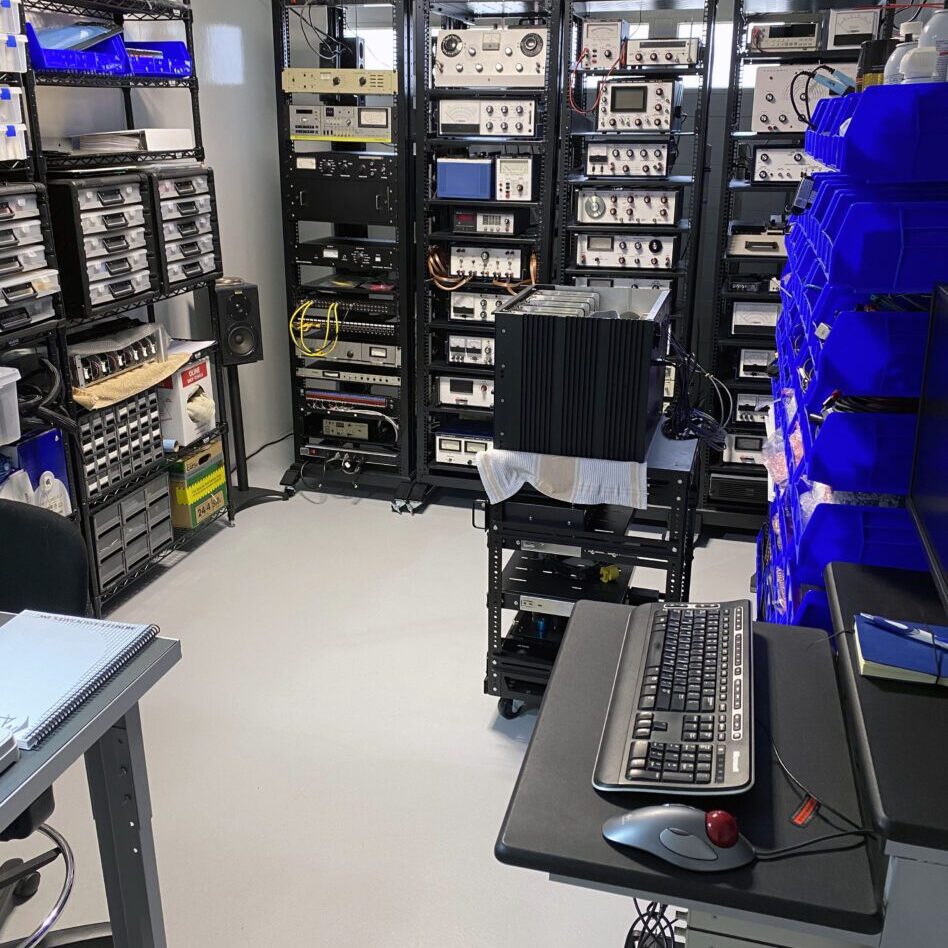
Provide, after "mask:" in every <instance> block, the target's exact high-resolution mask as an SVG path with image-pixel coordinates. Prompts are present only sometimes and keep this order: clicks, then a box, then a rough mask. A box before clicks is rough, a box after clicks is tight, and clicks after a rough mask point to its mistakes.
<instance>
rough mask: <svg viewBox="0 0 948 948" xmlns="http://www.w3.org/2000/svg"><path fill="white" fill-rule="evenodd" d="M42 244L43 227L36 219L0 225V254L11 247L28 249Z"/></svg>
mask: <svg viewBox="0 0 948 948" xmlns="http://www.w3.org/2000/svg"><path fill="white" fill-rule="evenodd" d="M43 242H44V240H43V225H42V224H41V223H40V220H39V218H38V217H37V218H35V219H33V220H29V219H28V220H24V221H17V222H16V223H12V224H0V252H2V251H4V250H9V249H11V248H12V247H28V246H30V245H32V244H41V243H43Z"/></svg>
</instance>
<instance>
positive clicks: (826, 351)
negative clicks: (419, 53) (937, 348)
mask: <svg viewBox="0 0 948 948" xmlns="http://www.w3.org/2000/svg"><path fill="white" fill-rule="evenodd" d="M928 321H929V317H928V313H920V312H890V311H880V310H875V311H861V312H852V311H849V312H841V313H838V314H837V315H835V316H829V315H827V317H826V319H825V320H824V321H823V322H822V323H821V324H818V325H815V326H814V325H810V326H808V327H807V334H808V343H809V350H810V355H811V358H812V359H813V368H814V375H813V378H812V380H811V382H810V385H809V386H808V388H807V392H806V406H807V408H808V409H809V410H810V411H816V410H817V409H818V408H819V407H820V406H821V405H822V404H823V402H824V401H826V399H827V398H829V396H830V395H831V394H832V393H833V392H834V391H840V392H843V393H844V394H846V395H868V396H879V397H885V398H917V397H918V396H919V393H920V391H921V385H922V366H923V365H924V358H925V347H926V344H927V341H928ZM821 327H826V329H828V331H829V334H828V335H825V333H824V331H823V329H821ZM823 335H825V338H823Z"/></svg>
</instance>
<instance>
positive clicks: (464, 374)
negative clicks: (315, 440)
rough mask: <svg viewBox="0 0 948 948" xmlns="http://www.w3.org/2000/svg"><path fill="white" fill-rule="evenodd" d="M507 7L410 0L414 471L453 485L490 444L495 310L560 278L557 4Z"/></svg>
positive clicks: (550, 0) (465, 484)
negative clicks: (556, 274) (556, 260)
mask: <svg viewBox="0 0 948 948" xmlns="http://www.w3.org/2000/svg"><path fill="white" fill-rule="evenodd" d="M509 7H510V5H509V4H507V3H504V2H502V0H487V2H466V0H449V2H447V3H440V2H438V3H435V2H433V0H421V2H419V3H417V4H416V6H415V36H416V43H415V54H416V64H415V65H416V73H415V82H416V113H415V137H416V141H417V143H418V145H417V166H416V176H417V204H416V210H415V213H416V220H417V230H418V235H419V240H418V260H417V275H416V293H417V312H418V326H417V373H416V390H415V391H416V416H417V418H416V424H417V477H418V480H419V483H420V484H424V485H428V486H429V487H436V488H448V489H450V490H454V491H480V490H481V483H480V479H479V477H478V474H477V470H476V468H475V467H474V458H475V455H476V454H477V452H478V451H479V450H483V449H485V448H487V447H490V446H491V445H492V444H493V435H494V424H493V418H494V404H495V399H494V368H495V338H494V332H495V323H494V312H495V310H496V309H497V307H498V306H500V305H501V304H502V303H503V302H504V301H505V300H509V299H510V298H511V297H512V296H513V295H515V294H516V293H518V292H519V291H520V290H521V289H523V288H525V287H527V286H530V285H534V284H539V283H546V282H549V281H550V279H551V277H552V273H553V247H554V236H555V234H554V209H555V197H554V189H555V181H556V177H555V175H556V148H557V138H556V119H557V108H556V101H557V95H558V94H559V87H558V79H557V75H558V59H559V45H560V22H561V8H562V5H561V4H560V3H559V2H558V0H537V2H536V3H531V4H528V5H527V6H526V7H525V8H524V9H523V10H522V11H521V12H516V11H514V12H511V11H510V9H509ZM518 10H519V8H518Z"/></svg>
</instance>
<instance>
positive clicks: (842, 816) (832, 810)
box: [757, 720, 863, 830]
mask: <svg viewBox="0 0 948 948" xmlns="http://www.w3.org/2000/svg"><path fill="white" fill-rule="evenodd" d="M757 724H758V725H759V726H760V728H761V729H762V730H763V731H765V732H766V734H767V737H768V739H769V740H770V746H771V748H773V752H774V758H775V759H776V761H777V765H778V766H779V767H780V769H781V770H782V771H783V772H784V774H785V775H786V776H787V779H788V780H789V781H790V782H791V783H793V784H795V785H796V786H797V787H798V788H799V790H800V791H801V792H802V793H804V794H806V796H808V797H809V798H810V799H811V800H814V801H815V802H816V803H817V804H818V805H819V807H820V808H821V809H824V810H828V811H829V812H830V813H832V814H834V815H835V816H838V817H839V818H840V819H841V820H842V821H843V822H844V823H848V824H849V825H850V826H851V827H853V829H855V830H862V829H863V827H862V826H861V825H860V824H859V823H857V822H856V821H855V820H851V819H850V818H849V817H848V816H846V814H845V813H842V812H840V811H839V810H837V809H836V808H835V807H832V806H830V805H829V804H828V803H826V802H825V801H823V800H821V799H820V798H819V797H818V796H817V795H816V794H815V793H814V792H813V791H812V790H811V789H810V788H809V787H808V786H807V785H806V784H805V783H804V782H803V781H802V780H800V779H799V778H798V777H797V776H796V775H795V774H794V773H793V771H792V770H790V768H789V767H788V766H787V765H786V763H785V762H784V759H783V757H781V756H780V751H779V750H778V749H777V742H776V741H775V740H774V736H773V734H771V732H770V728H769V727H767V725H766V724H764V723H763V722H762V721H760V720H758V721H757Z"/></svg>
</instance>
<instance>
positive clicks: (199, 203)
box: [158, 194, 214, 221]
mask: <svg viewBox="0 0 948 948" xmlns="http://www.w3.org/2000/svg"><path fill="white" fill-rule="evenodd" d="M213 207H214V201H213V200H212V199H211V196H210V195H209V194H199V195H197V196H196V197H193V198H188V199H187V200H184V201H162V202H161V205H160V207H159V209H158V213H159V215H160V217H161V220H163V221H177V220H182V219H183V218H187V217H200V216H201V215H202V214H207V215H210V213H211V210H212V209H213Z"/></svg>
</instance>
